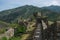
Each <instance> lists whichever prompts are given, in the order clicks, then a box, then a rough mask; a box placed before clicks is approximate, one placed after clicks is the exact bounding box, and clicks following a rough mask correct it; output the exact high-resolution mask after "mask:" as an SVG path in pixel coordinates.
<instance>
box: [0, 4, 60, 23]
mask: <svg viewBox="0 0 60 40" xmlns="http://www.w3.org/2000/svg"><path fill="white" fill-rule="evenodd" d="M55 9H56V10H55ZM59 11H60V7H59V6H49V7H42V8H39V7H35V6H32V5H25V6H21V7H18V8H14V9H9V10H5V11H1V12H0V20H2V21H5V22H12V21H15V22H16V21H17V20H18V19H19V18H20V17H23V18H28V17H31V15H33V13H34V12H42V13H43V15H45V16H48V19H49V20H56V18H58V20H60V14H59V13H60V12H59Z"/></svg>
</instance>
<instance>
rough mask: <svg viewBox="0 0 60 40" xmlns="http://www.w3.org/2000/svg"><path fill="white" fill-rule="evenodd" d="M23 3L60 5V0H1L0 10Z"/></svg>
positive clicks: (41, 5)
mask: <svg viewBox="0 0 60 40" xmlns="http://www.w3.org/2000/svg"><path fill="white" fill-rule="evenodd" d="M23 5H34V6H38V7H43V6H50V5H58V6H60V0H0V11H2V10H7V9H11V8H16V7H19V6H23Z"/></svg>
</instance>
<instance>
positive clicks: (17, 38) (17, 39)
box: [9, 37, 21, 40]
mask: <svg viewBox="0 0 60 40" xmlns="http://www.w3.org/2000/svg"><path fill="white" fill-rule="evenodd" d="M20 39H21V38H20V37H12V38H10V39H9V40H20Z"/></svg>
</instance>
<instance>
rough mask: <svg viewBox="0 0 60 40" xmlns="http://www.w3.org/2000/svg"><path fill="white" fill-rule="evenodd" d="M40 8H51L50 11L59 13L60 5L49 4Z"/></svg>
mask: <svg viewBox="0 0 60 40" xmlns="http://www.w3.org/2000/svg"><path fill="white" fill-rule="evenodd" d="M42 8H43V9H49V10H51V11H54V12H58V13H60V6H55V5H51V6H48V7H42Z"/></svg>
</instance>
